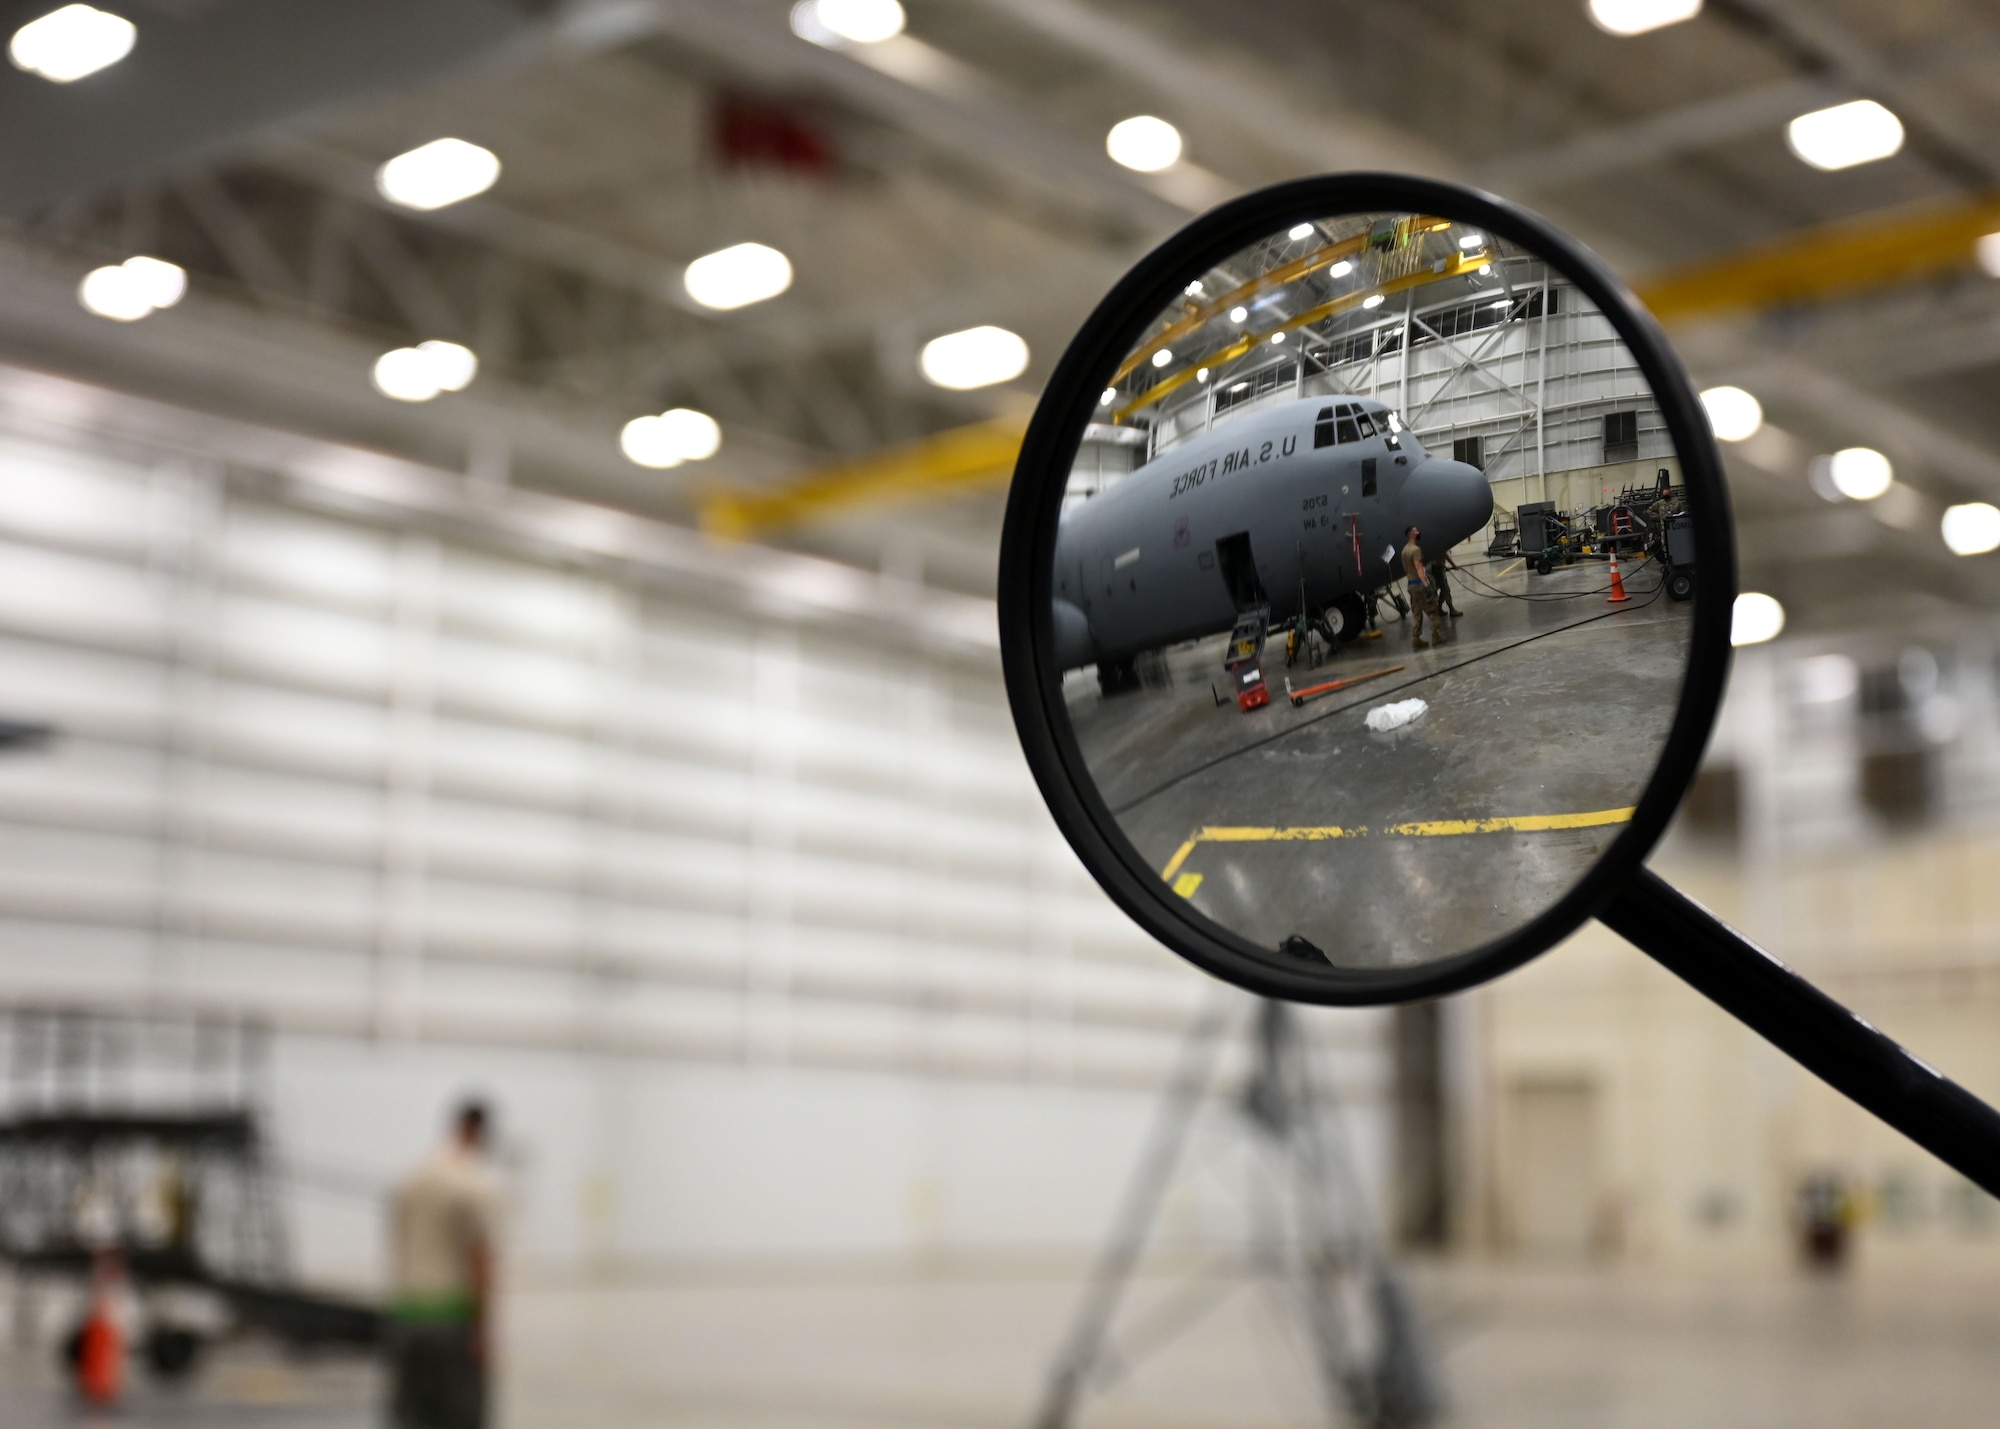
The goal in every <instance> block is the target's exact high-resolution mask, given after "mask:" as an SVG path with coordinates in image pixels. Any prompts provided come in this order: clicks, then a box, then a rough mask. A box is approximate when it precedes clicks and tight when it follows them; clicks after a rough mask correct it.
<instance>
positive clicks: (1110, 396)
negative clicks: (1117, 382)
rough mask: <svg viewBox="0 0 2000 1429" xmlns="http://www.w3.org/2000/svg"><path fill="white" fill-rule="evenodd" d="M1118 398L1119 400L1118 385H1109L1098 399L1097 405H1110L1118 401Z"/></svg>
mask: <svg viewBox="0 0 2000 1429" xmlns="http://www.w3.org/2000/svg"><path fill="white" fill-rule="evenodd" d="M1117 400H1118V389H1117V388H1116V387H1107V388H1105V389H1104V395H1103V396H1102V397H1099V398H1098V399H1097V405H1098V406H1100V407H1109V406H1110V405H1111V404H1112V403H1113V402H1116V401H1117Z"/></svg>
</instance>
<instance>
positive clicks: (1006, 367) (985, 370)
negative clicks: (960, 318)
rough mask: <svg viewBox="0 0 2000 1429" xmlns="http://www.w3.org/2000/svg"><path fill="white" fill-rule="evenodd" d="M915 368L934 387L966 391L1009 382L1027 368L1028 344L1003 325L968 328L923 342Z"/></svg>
mask: <svg viewBox="0 0 2000 1429" xmlns="http://www.w3.org/2000/svg"><path fill="white" fill-rule="evenodd" d="M917 367H918V369H919V370H920V371H922V373H923V374H924V380H925V381H927V382H930V383H931V384H932V385H934V386H938V387H945V388H949V389H950V390H951V391H953V392H969V391H971V390H972V389H973V388H975V387H991V386H992V385H993V384H994V383H996V382H1010V381H1012V380H1013V379H1014V378H1016V377H1019V376H1020V375H1021V374H1022V373H1023V372H1025V371H1027V370H1028V344H1027V343H1026V342H1024V341H1023V340H1022V338H1021V335H1020V334H1019V333H1015V332H1009V331H1008V330H1007V329H1006V328H1004V327H994V326H992V325H990V324H988V325H986V326H982V327H969V328H965V329H963V330H962V331H959V332H948V333H946V334H945V335H944V336H943V337H934V338H932V339H931V340H930V341H929V342H927V343H925V344H924V347H923V351H922V352H921V353H919V354H918V356H917Z"/></svg>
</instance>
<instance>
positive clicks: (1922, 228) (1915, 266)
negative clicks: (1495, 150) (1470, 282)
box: [699, 192, 2000, 537]
mask: <svg viewBox="0 0 2000 1429" xmlns="http://www.w3.org/2000/svg"><path fill="white" fill-rule="evenodd" d="M1424 221H1425V222H1427V223H1430V224H1434V225H1435V226H1436V227H1439V228H1442V227H1446V226H1448V225H1447V224H1446V223H1445V222H1444V221H1443V220H1441V219H1430V220H1424ZM1426 231H1429V230H1426ZM1996 232H2000V192H1989V193H1983V194H1977V195H1974V196H1972V197H1969V198H1963V199H1956V200H1953V201H1951V202H1948V203H1936V204H1922V205H1916V206H1912V207H1906V208H1899V209H1895V210H1891V211H1889V212H1886V213H1874V214H1868V215H1865V216H1863V217H1861V218H1854V219H1846V220H1843V221H1841V222H1839V223H1833V224H1827V225H1825V226H1823V227H1820V228H1814V229H1807V230H1804V231H1803V232H1797V233H1792V234H1787V235H1784V236H1782V237H1779V238H1775V239H1772V240H1770V241H1769V242H1766V243H1760V244H1757V245H1754V246H1752V247H1750V248H1747V249H1739V250H1737V251H1736V252H1733V253H1728V254H1724V255H1722V256H1721V257H1717V258H1712V259H1705V260H1703V261H1701V262H1699V263H1692V264H1688V265H1686V266H1684V267H1680V268H1673V269H1668V270H1667V271H1665V272H1662V273H1658V274H1656V275H1654V276H1652V277H1650V278H1646V279H1642V280H1640V281H1639V282H1638V283H1636V284H1635V285H1634V286H1635V288H1636V290H1637V292H1638V295H1639V298H1640V300H1641V301H1643V302H1644V303H1645V304H1646V306H1647V307H1648V308H1650V309H1652V311H1653V313H1654V314H1655V315H1656V316H1657V317H1659V318H1660V319H1661V320H1662V321H1663V322H1668V323H1673V322H1680V321H1686V320H1689V319H1696V318H1703V317H1714V316H1722V315H1725V314H1728V313H1732V312H1749V311H1758V310H1762V309H1767V308H1773V307H1785V306H1793V305H1798V304H1804V303H1812V302H1827V301H1832V300H1835V299H1839V298H1846V297H1853V296H1855V295H1857V294H1859V293H1863V292H1866V291H1868V290H1870V289H1874V288H1883V287H1890V286H1893V285H1895V284H1897V283H1905V282H1914V281H1919V280H1922V279H1925V278H1933V277H1938V276H1942V275H1944V274H1947V273H1951V272H1955V271H1959V270H1962V269H1965V268H1969V267H1971V266H1972V264H1973V263H1974V261H1975V258H1974V250H1975V245H1976V244H1977V243H1978V241H1979V239H1980V238H1982V237H1984V236H1985V235H1986V234H1989V233H1996ZM1363 237H1364V238H1365V235H1364V236H1363ZM1355 243H1356V240H1355V239H1344V240H1342V241H1341V242H1340V243H1335V244H1329V245H1327V246H1326V247H1324V248H1320V249H1317V250H1315V251H1314V252H1312V253H1309V254H1306V255H1305V256H1304V257H1302V258H1298V259H1294V260H1293V261H1292V262H1291V263H1288V264H1286V265H1284V266H1283V267H1280V268H1274V269H1273V270H1272V271H1271V272H1269V273H1267V274H1265V275H1264V276H1263V277H1261V278H1258V279H1253V280H1252V281H1251V282H1250V283H1247V284H1245V285H1244V286H1242V287H1241V288H1238V289H1237V290H1236V291H1235V292H1232V293H1229V294H1227V295H1225V296H1223V297H1221V298H1218V299H1216V300H1215V301H1214V302H1212V303H1205V304H1203V305H1202V306H1201V307H1200V308H1197V309H1196V310H1195V311H1194V312H1193V313H1191V314H1189V316H1188V317H1186V318H1183V319H1182V320H1180V321H1179V322H1177V323H1176V324H1174V325H1173V326H1172V327H1169V328H1168V329H1167V330H1166V331H1164V332H1162V333H1159V334H1158V335H1156V336H1155V337H1154V338H1153V339H1151V341H1150V342H1149V344H1148V345H1147V346H1145V347H1142V348H1140V349H1139V350H1138V351H1137V352H1136V353H1134V354H1133V356H1132V357H1131V359H1129V360H1128V361H1127V363H1126V365H1125V366H1124V367H1123V368H1121V369H1120V372H1119V376H1121V377H1122V376H1124V375H1125V374H1127V373H1129V372H1131V371H1133V370H1134V369H1135V368H1137V367H1138V366H1139V364H1140V363H1142V362H1144V361H1146V360H1148V359H1149V358H1150V357H1151V356H1152V354H1153V353H1155V352H1157V351H1159V350H1160V348H1162V347H1164V346H1166V345H1168V344H1169V343H1171V342H1173V341H1175V340H1177V339H1178V338H1180V337H1182V336H1185V335H1186V334H1187V333H1189V332H1192V331H1194V330H1195V329H1196V328H1198V327H1200V326H1201V325H1202V324H1203V323H1206V322H1208V321H1211V320H1212V319H1213V318H1214V317H1215V316H1217V315H1218V314H1220V313H1226V312H1227V311H1228V310H1229V309H1230V308H1231V307H1233V306H1235V305H1236V304H1237V303H1240V302H1243V301H1245V300H1246V299H1248V298H1250V297H1253V296H1255V295H1256V294H1257V293H1258V292H1261V291H1263V290H1264V289H1266V288H1268V287H1271V286H1274V285H1276V284H1278V283H1284V282H1292V281H1296V279H1298V278H1300V277H1302V276H1304V275H1305V274H1306V273H1309V272H1312V271H1314V270H1316V269H1318V268H1321V267H1325V266H1328V265H1330V264H1332V263H1336V262H1338V261H1339V260H1340V259H1341V258H1342V257H1344V256H1346V255H1347V253H1349V252H1352V251H1358V248H1355V247H1352V246H1351V245H1354V244H1355ZM1486 261H1488V259H1487V257H1486V255H1485V254H1480V255H1479V256H1478V257H1476V258H1466V259H1461V260H1460V261H1459V264H1458V267H1457V271H1459V272H1463V271H1464V270H1465V268H1467V267H1471V266H1476V265H1477V264H1478V263H1481V262H1486ZM1443 276H1449V275H1446V274H1433V273H1432V272H1431V270H1429V269H1422V270H1420V271H1419V272H1417V273H1413V274H1411V275H1409V277H1407V278H1402V279H1397V280H1395V281H1394V282H1392V283H1389V284H1385V285H1384V286H1383V287H1382V288H1380V289H1377V290H1372V291H1380V292H1384V293H1388V292H1393V291H1397V290H1399V289H1400V288H1404V287H1413V286H1416V285H1417V284H1419V283H1425V282H1431V281H1433V280H1434V279H1435V278H1438V277H1443ZM1364 296H1366V294H1365V293H1355V294H1353V295H1351V296H1349V297H1344V298H1339V299H1336V300H1335V301H1334V302H1333V303H1330V304H1326V305H1324V306H1322V307H1321V308H1318V309H1315V310H1313V311H1312V312H1310V313H1302V314H1300V315H1299V316H1298V317H1297V318H1294V319H1292V320H1291V321H1290V322H1289V323H1287V324H1285V325H1284V327H1286V328H1289V327H1295V326H1299V325H1302V324H1304V323H1308V322H1317V321H1319V320H1320V319H1321V318H1323V317H1329V316H1332V315H1333V313H1335V312H1344V311H1346V310H1347V308H1349V307H1352V306H1354V305H1355V304H1356V303H1358V302H1359V301H1360V299H1361V298H1362V297H1364ZM1280 330H1282V329H1279V328H1274V329H1271V331H1272V332H1275V331H1280ZM1270 337H1271V333H1270V332H1265V333H1262V334H1260V335H1259V336H1257V337H1249V338H1245V339H1243V340H1242V341H1241V342H1240V343H1237V344H1232V346H1231V347H1230V348H1226V349H1224V351H1223V352H1220V353H1216V354H1213V355H1212V356H1211V357H1209V358H1208V359H1206V360H1205V363H1204V364H1202V365H1209V366H1213V365H1214V364H1216V363H1219V362H1224V361H1228V360H1229V358H1230V357H1232V356H1240V355H1241V354H1242V353H1244V352H1248V351H1249V350H1250V348H1251V347H1253V346H1255V345H1256V343H1257V342H1258V341H1264V342H1269V341H1270ZM1194 371H1195V369H1194V368H1189V369H1188V370H1186V371H1185V372H1182V373H1179V374H1176V376H1175V377H1174V378H1169V379H1168V380H1167V382H1163V383H1161V384H1159V385H1157V386H1155V387H1154V388H1153V389H1152V390H1151V391H1149V392H1147V393H1145V394H1143V395H1142V396H1141V398H1140V399H1139V401H1137V402H1136V403H1134V404H1132V405H1131V406H1128V407H1125V408H1122V409H1120V412H1119V415H1120V416H1123V415H1125V413H1127V412H1130V411H1135V410H1137V409H1138V408H1139V407H1141V406H1144V405H1146V404H1147V403H1148V402H1155V401H1158V400H1159V399H1160V398H1162V397H1164V396H1166V395H1167V394H1168V392H1170V391H1172V390H1173V388H1172V387H1169V386H1168V383H1174V384H1175V386H1179V385H1184V384H1185V383H1187V382H1188V381H1191V380H1193V376H1194ZM1025 429H1026V424H1025V423H1023V422H1020V421H999V422H982V423H979V424H977V425H975V426H970V427H960V428H956V429H954V430H952V431H947V432H942V433H939V434H938V435H936V436H933V437H926V438H924V439H922V440H920V441H916V442H911V443H908V444H905V445H903V446H899V447H894V448H891V449H890V450H888V451H884V452H880V453H876V454H873V455H871V456H868V457H864V458H860V459H858V460H855V461H850V462H843V463H841V464H839V465H837V466H832V467H826V468H823V469H821V470H820V471H817V472H815V473H813V474H812V475H810V476H808V477H806V478H804V479H803V480H801V481H798V482H795V483H793V484H791V485H788V486H785V487H781V488H778V489H776V490H773V491H766V492H746V493H738V492H714V493H711V494H709V495H707V496H704V497H702V498H701V499H700V501H699V508H700V518H701V524H702V527H703V529H704V530H707V531H710V532H713V533H715V534H717V535H723V536H731V537H751V536H755V535H758V534H759V533H761V532H764V531H768V530H773V529H777V528H779V527H784V526H790V525H797V524H800V523H803V522H807V521H812V520H816V519H822V518H825V517H828V516H831V515H834V514H836V513H838V512H842V511H846V510H850V509H853V508H855V507H865V506H875V505H890V504H894V503H897V502H903V501H911V500H923V499H927V498H937V497H946V496H952V495H956V494H958V493H959V492H963V491H968V490H975V489H978V488H980V487H984V486H999V485H1002V484H1004V483H1005V481H1006V480H1007V478H1008V476H1009V475H1010V474H1011V472H1012V470H1013V466H1014V460H1015V458H1016V457H1017V456H1018V455H1019V451H1020V440H1021V434H1022V432H1023V431H1024V430H1025Z"/></svg>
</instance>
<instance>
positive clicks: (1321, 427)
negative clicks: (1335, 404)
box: [1313, 407, 1333, 447]
mask: <svg viewBox="0 0 2000 1429" xmlns="http://www.w3.org/2000/svg"><path fill="white" fill-rule="evenodd" d="M1332 445H1333V408H1331V407H1322V408H1320V409H1319V420H1318V421H1316V422H1314V423H1313V446H1315V447H1330V446H1332Z"/></svg>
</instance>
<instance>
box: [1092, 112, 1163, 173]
mask: <svg viewBox="0 0 2000 1429" xmlns="http://www.w3.org/2000/svg"><path fill="white" fill-rule="evenodd" d="M1104 152H1105V153H1107V154H1109V155H1110V156H1111V157H1112V158H1113V159H1115V160H1116V161H1117V162H1119V163H1121V164H1123V165H1124V166H1125V167H1126V168H1128V169H1137V170H1138V171H1139V172H1140V173H1142V174H1157V173H1158V172H1159V171H1160V170H1161V169H1171V168H1172V167H1173V166H1174V165H1175V164H1177V163H1179V162H1180V157H1181V131H1180V130H1178V129H1176V128H1174V126H1173V125H1171V124H1169V123H1167V121H1166V120H1164V119H1161V118H1158V117H1156V116H1154V115H1151V114H1135V115H1133V116H1132V117H1131V118H1130V119H1121V120H1119V121H1118V122H1117V123H1116V124H1114V125H1112V126H1111V132H1110V133H1109V134H1106V135H1105V136H1104Z"/></svg>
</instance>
